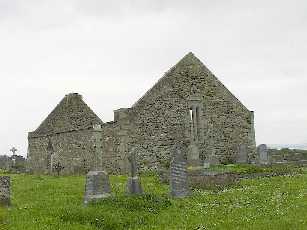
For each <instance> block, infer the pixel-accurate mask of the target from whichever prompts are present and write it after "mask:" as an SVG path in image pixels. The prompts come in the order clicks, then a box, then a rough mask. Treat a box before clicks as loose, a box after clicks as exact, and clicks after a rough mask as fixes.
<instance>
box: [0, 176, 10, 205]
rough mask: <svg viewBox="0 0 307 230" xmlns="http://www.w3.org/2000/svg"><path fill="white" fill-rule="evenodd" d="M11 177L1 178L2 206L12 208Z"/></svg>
mask: <svg viewBox="0 0 307 230" xmlns="http://www.w3.org/2000/svg"><path fill="white" fill-rule="evenodd" d="M10 184H11V182H10V177H9V176H0V206H6V207H8V206H10V203H11V198H10Z"/></svg>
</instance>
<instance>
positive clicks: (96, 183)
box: [84, 171, 111, 204]
mask: <svg viewBox="0 0 307 230" xmlns="http://www.w3.org/2000/svg"><path fill="white" fill-rule="evenodd" d="M110 195H111V186H110V181H109V175H108V173H107V172H105V171H90V172H88V174H87V175H86V185H85V196H84V204H88V203H89V202H91V201H98V200H101V199H104V198H107V197H109V196H110Z"/></svg>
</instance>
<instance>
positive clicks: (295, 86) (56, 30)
mask: <svg viewBox="0 0 307 230" xmlns="http://www.w3.org/2000/svg"><path fill="white" fill-rule="evenodd" d="M0 39H1V40H0V41H1V42H0V77H1V85H0V97H1V104H2V105H1V113H0V138H1V142H0V154H3V153H8V150H9V149H10V147H11V146H16V147H17V148H18V149H20V151H19V153H20V154H25V153H26V149H27V132H28V131H33V130H34V129H36V128H37V127H38V125H39V124H40V123H41V122H42V121H43V119H44V118H45V117H46V116H47V115H48V113H49V112H50V111H51V110H52V109H53V108H54V107H55V106H56V104H57V103H58V102H59V101H60V100H61V99H62V97H64V96H65V94H67V93H70V92H79V93H80V94H82V95H83V97H84V100H85V101H86V102H87V103H88V105H89V106H91V107H92V109H93V110H94V111H95V112H96V113H97V114H98V115H99V116H100V117H101V119H102V120H103V121H109V120H112V119H113V110H114V109H117V108H120V107H129V106H131V105H132V104H133V103H134V102H135V101H136V100H137V99H138V98H139V97H141V96H142V95H143V94H144V93H145V92H146V91H147V90H148V89H149V88H150V87H151V86H152V85H153V84H154V83H155V82H156V81H157V80H158V79H159V78H160V77H161V76H162V75H163V73H164V72H166V71H167V70H168V69H169V68H170V67H171V66H173V65H174V64H176V62H177V61H178V60H179V59H180V58H182V57H183V56H184V55H185V54H186V53H187V52H189V51H192V52H194V53H195V55H196V56H197V57H199V58H200V59H201V60H202V61H203V62H204V64H205V65H206V66H207V67H208V68H209V69H211V71H212V72H213V73H214V74H215V75H216V76H217V77H218V78H219V79H220V80H221V81H222V82H223V83H224V84H225V85H226V86H227V87H228V88H229V89H230V90H231V91H232V92H233V93H234V94H235V95H236V96H237V97H238V98H239V99H240V100H241V101H242V102H243V103H244V104H245V105H246V106H247V107H248V108H249V109H250V110H254V111H255V119H256V137H257V142H258V143H260V142H261V143H276V144H286V143H301V142H307V106H306V96H307V91H306V86H307V66H306V63H307V1H306V0H257V1H254V0H253V1H252V0H217V1H209V0H203V1H200V0H194V1H180V0H164V1H162V0H125V1H123V0H121V1H120V0H112V1H105V0H86V1H84V0H65V1H63V0H0Z"/></svg>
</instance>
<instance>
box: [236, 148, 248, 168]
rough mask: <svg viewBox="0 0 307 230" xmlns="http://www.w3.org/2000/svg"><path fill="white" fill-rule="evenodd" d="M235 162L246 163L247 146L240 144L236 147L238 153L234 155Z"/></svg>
mask: <svg viewBox="0 0 307 230" xmlns="http://www.w3.org/2000/svg"><path fill="white" fill-rule="evenodd" d="M236 163H239V164H247V163H248V152H247V146H246V145H244V144H242V145H240V146H239V148H238V153H237V157H236Z"/></svg>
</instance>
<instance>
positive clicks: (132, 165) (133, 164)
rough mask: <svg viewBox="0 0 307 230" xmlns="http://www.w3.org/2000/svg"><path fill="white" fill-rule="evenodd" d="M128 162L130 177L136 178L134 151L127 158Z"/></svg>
mask: <svg viewBox="0 0 307 230" xmlns="http://www.w3.org/2000/svg"><path fill="white" fill-rule="evenodd" d="M128 160H129V162H130V165H131V167H130V169H131V177H136V176H137V165H136V157H135V151H132V152H131V153H130V155H129V156H128Z"/></svg>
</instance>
